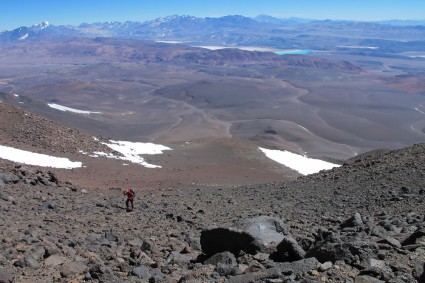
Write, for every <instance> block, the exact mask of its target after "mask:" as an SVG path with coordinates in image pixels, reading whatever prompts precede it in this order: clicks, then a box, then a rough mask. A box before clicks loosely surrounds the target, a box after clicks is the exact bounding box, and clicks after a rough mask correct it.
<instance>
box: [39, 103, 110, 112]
mask: <svg viewBox="0 0 425 283" xmlns="http://www.w3.org/2000/svg"><path fill="white" fill-rule="evenodd" d="M47 105H48V106H49V107H51V108H54V109H57V110H60V111H65V112H66V111H69V112H73V113H78V114H102V112H93V111H84V110H79V109H75V108H70V107H66V106H62V105H59V104H56V103H48V104H47Z"/></svg>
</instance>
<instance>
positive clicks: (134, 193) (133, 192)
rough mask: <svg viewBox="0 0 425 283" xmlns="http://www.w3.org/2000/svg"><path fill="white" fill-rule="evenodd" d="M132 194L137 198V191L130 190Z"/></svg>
mask: <svg viewBox="0 0 425 283" xmlns="http://www.w3.org/2000/svg"><path fill="white" fill-rule="evenodd" d="M130 192H131V193H132V194H133V196H134V197H136V191H135V190H134V189H130Z"/></svg>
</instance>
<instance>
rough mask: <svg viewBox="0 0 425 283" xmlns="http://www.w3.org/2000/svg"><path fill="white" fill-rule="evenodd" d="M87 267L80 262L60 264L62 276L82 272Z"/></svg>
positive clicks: (86, 269) (85, 270)
mask: <svg viewBox="0 0 425 283" xmlns="http://www.w3.org/2000/svg"><path fill="white" fill-rule="evenodd" d="M88 270H89V268H88V267H87V266H86V265H85V264H83V263H81V262H68V263H64V264H63V266H62V270H61V274H62V276H63V277H70V276H72V275H76V274H84V273H85V272H87V271H88Z"/></svg>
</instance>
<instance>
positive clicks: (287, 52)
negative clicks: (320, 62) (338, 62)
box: [275, 50, 314, 55]
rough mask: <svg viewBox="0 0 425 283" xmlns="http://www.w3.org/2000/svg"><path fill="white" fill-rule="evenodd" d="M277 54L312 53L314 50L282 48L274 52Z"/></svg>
mask: <svg viewBox="0 0 425 283" xmlns="http://www.w3.org/2000/svg"><path fill="white" fill-rule="evenodd" d="M275 53H276V54H277V55H289V54H297V55H307V54H313V53H314V52H313V51H311V50H284V51H277V52H275Z"/></svg>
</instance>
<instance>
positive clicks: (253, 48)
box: [193, 45, 279, 52]
mask: <svg viewBox="0 0 425 283" xmlns="http://www.w3.org/2000/svg"><path fill="white" fill-rule="evenodd" d="M193 47H199V48H205V49H209V50H220V49H226V48H236V49H240V50H245V51H261V52H277V51H279V49H275V48H270V47H260V46H215V45H200V46H193Z"/></svg>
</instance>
